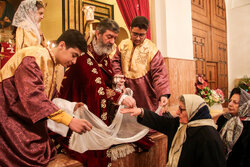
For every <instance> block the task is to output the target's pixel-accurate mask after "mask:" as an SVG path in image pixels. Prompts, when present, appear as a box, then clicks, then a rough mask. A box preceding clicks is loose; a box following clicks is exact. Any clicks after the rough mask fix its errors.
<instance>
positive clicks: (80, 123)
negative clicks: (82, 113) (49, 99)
mask: <svg viewBox="0 0 250 167" xmlns="http://www.w3.org/2000/svg"><path fill="white" fill-rule="evenodd" d="M69 128H70V129H71V130H72V131H74V132H76V133H79V134H82V133H85V132H87V131H90V130H91V129H92V124H91V123H89V122H88V121H87V120H85V119H78V118H73V119H72V120H71V121H70V123H69Z"/></svg>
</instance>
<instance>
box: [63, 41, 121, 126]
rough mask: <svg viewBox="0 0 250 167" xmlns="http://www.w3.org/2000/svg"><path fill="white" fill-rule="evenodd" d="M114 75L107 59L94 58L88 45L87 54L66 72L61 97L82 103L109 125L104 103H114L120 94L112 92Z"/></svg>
mask: <svg viewBox="0 0 250 167" xmlns="http://www.w3.org/2000/svg"><path fill="white" fill-rule="evenodd" d="M113 75H114V73H113V71H112V67H111V62H110V59H109V57H108V56H106V55H103V56H99V55H97V54H96V53H95V52H94V50H93V48H92V45H89V46H88V52H87V53H86V54H84V55H83V56H80V57H79V58H78V59H77V62H76V64H74V65H72V66H71V67H69V69H66V72H65V78H64V80H63V82H62V88H61V89H60V97H61V98H64V99H67V100H69V101H75V102H83V103H84V104H86V105H87V106H88V109H89V111H91V112H92V113H94V114H95V115H96V116H98V117H99V118H101V119H102V120H103V121H104V122H105V123H106V124H107V125H109V124H110V122H108V119H107V115H108V114H107V112H108V109H107V103H108V101H110V102H112V103H115V104H117V103H118V101H119V99H120V97H121V95H122V94H121V93H118V92H116V91H114V90H113V89H111V86H112V79H113Z"/></svg>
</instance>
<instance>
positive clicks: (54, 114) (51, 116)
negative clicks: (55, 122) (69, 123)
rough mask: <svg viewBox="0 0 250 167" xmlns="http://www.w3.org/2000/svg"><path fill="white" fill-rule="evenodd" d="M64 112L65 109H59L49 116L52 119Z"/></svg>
mask: <svg viewBox="0 0 250 167" xmlns="http://www.w3.org/2000/svg"><path fill="white" fill-rule="evenodd" d="M62 112H63V110H58V111H56V112H54V113H52V114H50V115H49V116H48V118H49V119H51V118H53V117H55V116H57V115H58V114H61V113H62Z"/></svg>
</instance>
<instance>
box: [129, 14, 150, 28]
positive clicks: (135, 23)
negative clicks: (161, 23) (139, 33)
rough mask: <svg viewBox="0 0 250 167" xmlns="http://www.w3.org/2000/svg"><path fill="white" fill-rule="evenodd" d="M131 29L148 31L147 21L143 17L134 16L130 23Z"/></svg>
mask: <svg viewBox="0 0 250 167" xmlns="http://www.w3.org/2000/svg"><path fill="white" fill-rule="evenodd" d="M133 27H139V28H140V29H145V30H148V19H147V18H146V17H144V16H136V17H135V18H134V19H133V20H132V22H131V28H133Z"/></svg>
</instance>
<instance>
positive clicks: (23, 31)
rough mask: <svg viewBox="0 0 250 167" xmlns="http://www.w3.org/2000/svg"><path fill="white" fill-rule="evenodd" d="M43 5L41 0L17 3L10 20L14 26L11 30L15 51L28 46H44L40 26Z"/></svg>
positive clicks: (26, 0) (27, 0) (25, 0)
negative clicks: (14, 40)
mask: <svg viewBox="0 0 250 167" xmlns="http://www.w3.org/2000/svg"><path fill="white" fill-rule="evenodd" d="M45 6H46V4H45V3H43V1H42V0H24V1H22V2H21V4H20V5H19V7H18V9H17V11H16V13H15V15H14V18H13V22H12V25H13V26H15V27H16V28H15V29H14V31H13V34H14V35H15V39H16V51H18V50H20V49H22V48H25V47H28V46H36V45H41V46H46V42H45V38H44V36H43V33H42V31H41V28H40V23H41V21H42V19H43V17H44V8H45Z"/></svg>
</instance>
